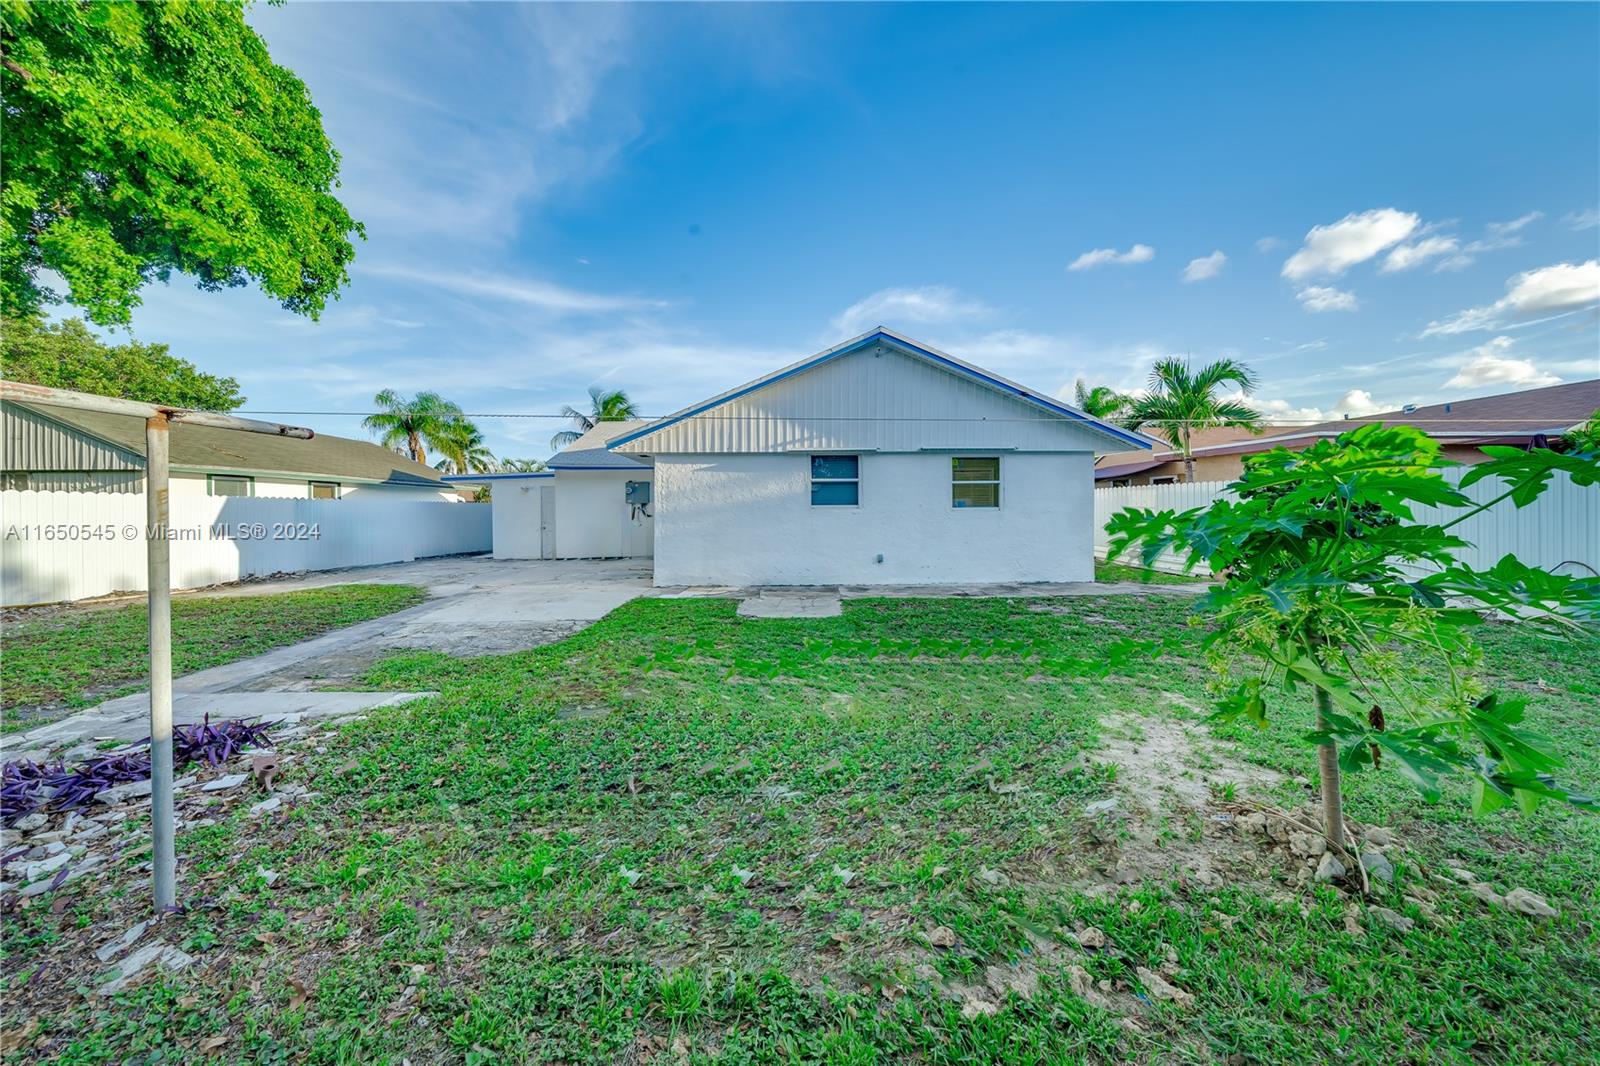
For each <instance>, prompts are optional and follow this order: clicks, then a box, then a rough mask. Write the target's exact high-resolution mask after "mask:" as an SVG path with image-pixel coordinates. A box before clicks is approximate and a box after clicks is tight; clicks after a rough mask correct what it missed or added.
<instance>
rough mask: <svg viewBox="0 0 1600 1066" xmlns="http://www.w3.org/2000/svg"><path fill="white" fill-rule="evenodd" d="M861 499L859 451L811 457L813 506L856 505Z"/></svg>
mask: <svg viewBox="0 0 1600 1066" xmlns="http://www.w3.org/2000/svg"><path fill="white" fill-rule="evenodd" d="M860 503H861V457H860V456H859V455H813V456H812V457H811V506H813V507H856V506H859V505H860Z"/></svg>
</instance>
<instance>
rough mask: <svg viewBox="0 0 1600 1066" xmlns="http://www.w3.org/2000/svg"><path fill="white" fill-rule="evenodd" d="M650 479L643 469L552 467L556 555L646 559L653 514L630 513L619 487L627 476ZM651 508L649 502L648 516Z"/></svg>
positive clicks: (652, 533)
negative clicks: (571, 468) (554, 495)
mask: <svg viewBox="0 0 1600 1066" xmlns="http://www.w3.org/2000/svg"><path fill="white" fill-rule="evenodd" d="M652 480H653V478H652V477H651V471H649V470H647V469H643V468H641V469H638V470H558V471H556V476H555V484H556V488H555V492H556V558H557V559H627V558H648V557H649V556H650V555H651V554H652V551H653V549H654V542H655V519H654V518H653V517H649V516H641V517H637V518H635V517H633V515H632V513H631V512H632V508H630V507H629V506H628V504H627V503H625V502H624V500H623V492H624V487H625V486H626V485H627V483H628V482H630V481H652ZM652 491H653V486H652ZM655 509H656V505H655V503H654V502H652V503H651V505H650V507H649V508H648V510H649V511H650V512H651V514H652V515H653V514H654V512H655Z"/></svg>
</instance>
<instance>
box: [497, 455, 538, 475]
mask: <svg viewBox="0 0 1600 1066" xmlns="http://www.w3.org/2000/svg"><path fill="white" fill-rule="evenodd" d="M544 468H545V463H544V460H543V459H511V458H503V459H501V460H500V469H501V470H504V471H505V472H506V473H508V474H537V473H539V472H540V471H542V470H543V469H544Z"/></svg>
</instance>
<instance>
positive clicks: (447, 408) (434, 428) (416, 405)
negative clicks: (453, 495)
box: [361, 389, 461, 463]
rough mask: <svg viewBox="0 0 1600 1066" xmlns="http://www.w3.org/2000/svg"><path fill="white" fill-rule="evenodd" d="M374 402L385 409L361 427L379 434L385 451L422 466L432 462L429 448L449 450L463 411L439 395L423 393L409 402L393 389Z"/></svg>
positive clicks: (371, 416) (379, 394)
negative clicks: (449, 442)
mask: <svg viewBox="0 0 1600 1066" xmlns="http://www.w3.org/2000/svg"><path fill="white" fill-rule="evenodd" d="M372 402H373V403H374V404H375V405H377V406H378V407H380V408H382V410H380V411H379V412H378V413H377V414H373V415H368V416H367V417H366V418H364V419H362V421H361V424H362V425H363V426H364V427H366V428H367V429H369V430H371V431H372V432H373V433H375V434H377V437H378V440H379V441H381V442H382V443H383V446H384V447H385V448H393V449H394V450H395V451H397V452H400V453H401V454H402V455H409V456H411V458H412V459H414V460H416V461H417V462H419V463H426V462H427V461H428V452H427V449H428V448H432V449H433V450H434V451H436V452H442V451H445V450H446V447H445V445H446V443H447V442H448V441H449V439H450V434H451V432H452V429H451V427H452V426H453V425H454V424H455V423H456V422H458V421H460V419H461V408H459V407H457V406H456V405H455V404H453V403H451V402H450V401H449V400H447V399H445V398H444V397H443V396H440V395H439V394H438V393H437V392H419V393H417V394H416V395H415V396H413V397H412V398H411V399H409V400H407V399H405V398H404V397H402V396H401V395H400V394H399V393H398V392H395V391H394V390H393V389H384V390H383V391H382V392H380V393H378V395H376V396H374V397H373V398H372Z"/></svg>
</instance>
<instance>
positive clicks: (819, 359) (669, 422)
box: [606, 329, 1154, 451]
mask: <svg viewBox="0 0 1600 1066" xmlns="http://www.w3.org/2000/svg"><path fill="white" fill-rule="evenodd" d="M880 341H888V342H889V343H890V344H893V345H896V346H897V347H901V348H906V349H909V350H910V351H912V352H914V353H915V354H917V355H919V356H921V357H922V358H924V359H927V360H928V361H929V362H932V363H937V364H938V365H940V366H943V367H945V368H947V369H949V370H952V371H954V372H955V373H957V374H960V375H962V376H963V377H968V378H973V379H974V380H977V381H980V382H982V383H983V384H985V385H988V386H990V387H991V388H994V389H996V390H998V391H1000V392H1004V393H1006V394H1008V395H1011V396H1015V397H1017V398H1018V399H1020V400H1022V401H1024V402H1026V403H1031V404H1034V405H1035V406H1038V407H1042V408H1044V409H1045V410H1047V411H1050V412H1053V413H1054V414H1058V415H1065V416H1066V417H1068V418H1071V419H1073V420H1075V421H1078V422H1085V423H1087V424H1089V425H1090V426H1092V427H1093V428H1095V429H1098V430H1100V431H1101V432H1103V433H1106V434H1108V435H1110V436H1113V437H1116V438H1117V439H1119V440H1123V441H1126V442H1127V443H1128V444H1131V445H1132V446H1133V447H1135V448H1142V449H1144V450H1146V451H1149V450H1150V449H1151V448H1153V447H1154V443H1153V442H1152V441H1150V440H1149V439H1148V438H1146V437H1143V436H1140V435H1136V434H1130V433H1128V432H1126V431H1124V430H1121V429H1118V428H1117V427H1116V426H1113V425H1111V424H1110V423H1109V422H1103V421H1101V420H1100V419H1098V418H1095V417H1093V416H1092V415H1086V414H1084V413H1083V412H1082V411H1078V410H1075V409H1073V408H1071V407H1067V406H1066V405H1064V404H1060V403H1057V402H1056V401H1054V400H1051V399H1049V398H1047V397H1044V396H1040V395H1039V394H1038V393H1035V392H1029V391H1028V390H1027V389H1024V388H1022V387H1020V386H1018V385H1013V384H1012V383H1011V382H1009V381H1006V380H1004V379H1002V378H997V377H994V376H993V375H991V374H986V373H984V372H983V371H981V370H979V369H978V368H976V367H974V366H969V365H968V364H966V363H959V362H956V361H955V360H954V359H951V358H950V357H948V356H945V355H941V354H939V353H938V352H935V351H933V350H931V349H929V348H924V347H923V346H922V345H920V344H917V343H916V342H915V341H911V340H907V339H906V338H904V337H900V336H896V335H895V334H893V333H890V332H889V331H888V330H884V329H875V330H873V331H872V332H871V333H868V334H866V335H865V336H863V337H859V338H857V339H856V340H854V341H846V342H845V343H844V344H841V345H840V346H838V347H837V348H829V349H828V350H827V351H825V352H822V353H820V354H818V355H816V356H814V357H812V358H810V359H807V360H806V361H805V362H802V363H796V364H795V365H794V366H792V367H790V368H789V369H788V370H785V371H783V372H781V373H778V374H774V375H772V376H771V377H766V378H757V379H756V380H755V381H752V382H751V383H750V384H748V385H746V386H744V387H743V388H741V389H736V390H734V391H733V392H730V393H727V394H726V395H722V396H717V397H714V398H712V399H710V400H706V401H705V402H704V403H699V404H696V405H695V406H693V407H689V408H685V409H684V410H682V411H680V412H678V413H677V414H675V415H668V416H667V417H666V418H663V419H660V420H658V421H655V422H652V423H650V425H648V426H643V427H641V428H639V429H636V430H634V431H633V432H632V433H626V434H624V435H622V436H620V437H617V438H616V439H614V440H610V441H607V442H606V450H608V451H609V450H610V449H612V448H616V447H619V446H621V445H623V444H628V443H630V442H632V441H636V440H638V439H639V438H640V437H646V436H649V435H650V434H651V433H654V432H656V431H657V430H662V429H666V428H667V427H668V426H674V425H677V424H678V423H679V422H682V421H684V420H685V419H689V418H693V417H694V416H695V415H698V414H702V413H704V412H706V411H709V410H711V408H713V407H720V406H722V405H723V404H725V403H731V402H733V401H734V400H737V399H739V398H740V397H741V396H748V395H749V394H750V393H752V392H757V391H759V390H761V389H764V388H766V387H767V386H768V385H776V384H777V383H778V382H780V381H783V380H785V379H786V378H791V377H794V376H795V375H796V374H803V373H805V372H806V371H807V370H811V369H813V368H814V367H817V366H820V365H822V364H823V363H826V362H828V361H829V360H831V359H837V358H839V357H840V356H844V355H849V354H850V353H852V352H856V351H860V350H861V349H862V348H865V347H867V346H869V345H873V344H877V343H879V342H880Z"/></svg>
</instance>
